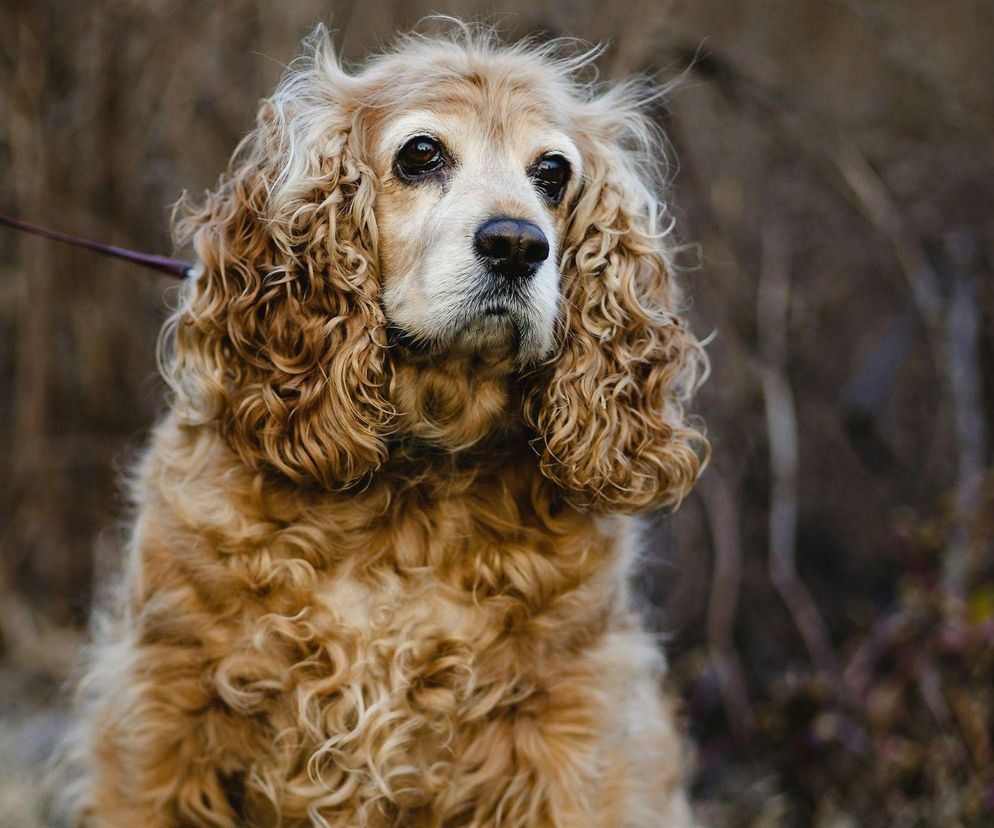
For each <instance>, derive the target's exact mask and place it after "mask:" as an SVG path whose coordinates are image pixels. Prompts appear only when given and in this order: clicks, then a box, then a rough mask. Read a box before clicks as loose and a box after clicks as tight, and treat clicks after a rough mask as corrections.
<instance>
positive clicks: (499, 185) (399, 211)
mask: <svg viewBox="0 0 994 828" xmlns="http://www.w3.org/2000/svg"><path fill="white" fill-rule="evenodd" d="M429 88H430V89H431V94H429V95H425V96H424V98H423V99H422V100H416V101H414V102H411V103H408V104H407V105H406V106H405V108H404V109H403V110H402V111H400V112H397V113H393V115H392V116H391V118H390V119H389V120H388V121H386V122H385V123H384V125H383V128H382V131H381V133H380V134H379V135H378V136H377V139H376V142H375V146H374V148H373V152H374V167H375V168H376V170H377V173H378V175H379V178H380V182H381V189H380V193H379V194H378V200H377V207H376V214H377V223H378V227H379V233H380V239H381V247H380V259H381V279H382V285H383V294H382V302H383V307H384V310H385V312H386V315H387V318H388V319H389V321H390V323H391V324H392V326H393V328H394V329H395V330H396V331H397V332H398V333H399V334H400V336H401V337H402V338H403V339H405V340H406V341H408V342H410V343H414V344H416V345H417V346H419V347H421V348H426V349H430V350H436V351H437V350H444V349H452V348H454V349H457V350H465V349H470V350H476V349H481V348H482V349H495V348H496V349H513V351H514V354H515V356H516V357H517V358H518V360H519V361H520V362H522V363H528V362H533V361H536V360H538V359H540V358H542V357H544V356H546V355H547V354H548V353H549V351H550V350H551V348H552V345H553V339H554V334H555V328H556V320H557V316H558V314H559V310H560V306H561V303H562V297H561V295H560V281H561V277H560V272H559V266H558V262H559V253H560V251H561V250H562V237H563V230H564V224H565V214H566V205H567V204H568V196H569V195H571V194H572V192H573V191H574V190H575V188H576V185H577V182H578V181H579V180H580V178H581V176H582V174H583V162H582V159H581V157H580V153H579V151H578V149H577V147H576V144H575V143H574V141H573V140H572V138H571V137H570V136H569V135H567V134H566V132H565V131H564V130H563V129H561V128H559V127H557V125H556V124H555V123H553V121H552V119H551V117H550V116H549V113H548V110H547V109H546V108H545V107H543V106H542V102H541V100H540V99H539V100H536V96H535V95H534V94H529V92H530V91H531V90H522V91H521V92H519V93H517V94H515V92H513V91H507V90H504V89H499V88H498V89H497V90H494V89H493V88H492V87H488V86H487V85H486V84H481V83H480V82H479V79H477V82H476V83H474V81H473V79H472V78H461V79H456V80H453V79H449V80H446V81H441V80H440V81H439V83H438V85H437V86H436V87H434V88H432V87H431V86H429Z"/></svg>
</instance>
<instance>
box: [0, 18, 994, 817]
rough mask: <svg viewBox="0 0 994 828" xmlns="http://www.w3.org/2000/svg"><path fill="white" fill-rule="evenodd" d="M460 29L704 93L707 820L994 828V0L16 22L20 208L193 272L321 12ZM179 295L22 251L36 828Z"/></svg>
mask: <svg viewBox="0 0 994 828" xmlns="http://www.w3.org/2000/svg"><path fill="white" fill-rule="evenodd" d="M433 11H440V12H447V13H453V14H457V15H460V16H469V17H481V16H482V17H484V18H487V19H491V20H494V21H496V22H497V23H498V24H499V25H500V27H501V29H502V30H503V31H504V32H505V34H506V37H507V38H508V39H516V38H519V37H521V36H524V35H526V34H537V35H538V36H540V37H543V38H544V37H551V36H557V35H571V36H576V37H579V38H582V39H584V40H588V41H602V40H603V41H606V42H607V44H608V45H607V49H606V50H605V52H604V54H603V56H602V58H601V59H600V61H599V64H598V65H599V70H600V74H601V77H603V78H605V79H610V78H616V77H621V76H624V75H627V74H630V73H647V74H649V75H652V76H653V77H655V78H657V79H658V80H659V81H660V82H670V81H674V80H679V83H678V84H677V85H676V86H675V88H674V89H673V90H672V92H671V93H670V95H669V96H668V99H667V101H666V102H665V105H661V106H660V108H659V109H658V111H657V112H655V113H654V115H655V117H656V118H658V120H659V122H660V123H661V124H662V126H663V127H664V129H665V131H666V133H667V134H668V136H669V140H670V142H671V144H672V153H671V158H670V166H671V180H672V186H671V191H670V193H669V201H670V203H671V204H672V207H673V211H674V213H675V215H676V216H677V219H678V233H679V236H680V239H681V240H682V241H683V242H685V245H684V247H683V248H682V249H681V252H680V255H679V257H678V260H679V262H680V263H681V266H682V267H683V269H684V273H683V280H684V282H685V284H686V286H687V291H688V294H689V295H690V296H691V297H692V299H693V306H692V317H693V321H694V327H695V329H696V331H697V333H698V334H699V335H700V336H702V337H703V336H711V337H713V339H712V341H711V344H710V346H709V352H710V355H711V358H712V361H713V373H712V375H711V378H710V380H709V381H708V383H707V385H706V387H705V389H704V390H703V392H702V393H701V395H700V397H699V402H698V405H697V410H698V411H699V412H700V413H701V415H702V416H703V417H704V419H705V420H706V422H707V425H708V430H709V433H710V436H711V439H712V441H713V446H714V459H713V463H712V465H711V468H710V469H709V470H708V471H707V473H706V474H705V475H704V477H703V478H702V480H701V483H700V485H699V487H698V489H697V491H696V492H695V494H694V495H693V496H692V497H691V498H690V499H689V500H688V501H687V502H686V503H684V505H683V507H682V508H681V509H680V511H679V512H678V513H677V514H676V515H675V516H671V517H662V516H661V517H660V519H659V520H658V521H655V522H654V529H653V532H652V534H651V549H650V550H649V551H650V554H649V555H648V556H647V561H646V569H645V572H644V574H643V575H642V577H641V578H640V585H641V587H642V591H643V592H644V594H645V596H646V611H647V613H648V614H649V616H650V618H651V621H652V624H653V625H654V627H655V628H656V629H658V630H659V632H660V634H661V637H662V638H663V639H664V640H665V641H666V642H667V647H668V652H669V655H670V662H671V665H672V672H671V678H670V681H671V683H672V686H673V688H674V690H675V692H676V693H678V694H679V696H680V698H681V699H682V711H683V716H684V719H685V721H686V725H687V730H688V733H689V734H690V737H691V738H692V740H693V741H694V743H695V745H696V773H695V777H694V793H695V797H696V799H697V801H698V803H699V808H700V813H701V816H702V818H703V819H705V820H706V821H707V822H708V823H710V824H712V825H715V826H773V825H786V826H809V825H810V826H832V827H833V828H843V827H844V826H947V825H948V826H981V825H984V826H989V825H992V824H994V757H992V743H994V724H992V722H994V713H992V711H994V555H992V552H994V508H992V506H994V476H992V473H991V467H992V458H991V445H992V442H994V281H992V279H991V267H992V262H994V209H992V207H994V96H992V91H991V81H992V79H994V7H992V5H991V3H990V2H989V0H946V2H906V1H902V0H682V1H681V0H673V2H662V1H661V0H657V1H656V2H650V1H649V0H645V1H643V0H607V2H592V0H570V2H566V1H565V0H553V1H552V2H535V0H532V1H531V2H521V3H518V2H507V3H503V4H501V5H499V6H498V7H496V8H495V7H494V6H493V5H492V4H489V3H475V2H442V1H441V0H439V1H437V2H433V3H431V4H427V3H422V2H403V3H402V2H399V0H394V1H393V2H386V1H385V0H367V2H349V0H339V1H338V2H336V1H335V0H332V2H314V1H312V0H296V2H293V3H277V2H266V0H225V2H218V3H210V4H207V3H199V2H193V0H146V2H134V0H130V1H129V0H90V2H86V3H67V2H60V1H59V0H30V1H28V0H4V2H3V3H2V5H0V212H4V213H8V214H13V215H17V216H19V217H21V218H24V219H27V220H29V221H36V222H39V223H43V224H47V225H49V226H52V227H56V228H58V229H61V230H64V231H67V232H71V233H76V234H79V235H83V236H86V237H89V238H93V239H99V240H103V241H109V242H114V243H117V244H121V245H125V246H129V247H133V248H136V249H140V250H145V251H150V252H160V253H169V252H170V251H171V243H170V237H169V209H170V205H171V203H172V202H173V201H175V199H176V198H177V197H178V196H179V194H180V193H181V192H182V191H183V190H184V189H187V190H190V191H192V192H198V191H201V190H203V189H204V188H206V187H208V186H210V185H211V184H212V183H213V182H214V181H215V179H216V177H217V175H218V174H219V173H220V172H221V170H222V169H223V168H224V166H225V163H226V159H227V157H228V155H229V154H230V152H231V150H232V148H233V147H234V145H235V143H236V142H237V141H238V139H239V137H240V136H241V135H242V134H243V133H244V132H246V131H247V130H248V129H249V128H250V127H251V126H252V124H253V119H254V113H255V109H256V106H257V102H258V99H259V98H261V97H263V96H264V95H266V94H268V92H269V91H271V90H272V88H273V86H274V84H275V83H276V81H277V78H278V77H279V75H280V73H281V69H282V64H283V63H285V62H286V61H288V60H289V59H290V58H291V57H292V56H293V55H294V52H295V49H296V45H297V43H298V42H299V40H300V39H301V38H302V37H303V36H304V35H306V34H307V33H308V31H309V30H310V29H311V28H312V27H313V26H314V24H316V23H317V22H319V21H325V22H328V23H329V24H330V25H331V27H332V28H333V29H336V30H337V31H338V35H337V41H338V43H339V44H340V47H341V49H342V51H343V52H344V54H345V56H346V57H347V58H350V59H353V60H360V59H361V58H362V57H363V56H365V55H366V54H367V53H368V52H369V51H370V50H374V49H376V48H377V47H379V46H380V45H382V44H384V43H385V42H386V41H388V40H389V38H390V36H391V35H392V33H394V32H395V31H397V30H398V29H400V30H403V29H407V28H410V27H411V26H413V25H415V24H416V23H417V21H418V20H419V19H420V18H421V17H422V16H423V15H424V14H427V13H429V12H433ZM495 12H496V14H495ZM180 253H188V251H180ZM174 291H175V287H174V286H173V285H172V283H171V282H170V280H169V279H168V278H166V277H163V276H158V275H155V274H151V273H150V272H146V271H143V270H140V269H137V268H135V267H133V266H129V265H124V264H117V263H113V262H110V261H109V260H107V259H104V258H100V257H96V256H94V255H92V254H88V253H85V252H82V251H78V250H74V249H71V248H66V247H63V246H59V245H55V244H53V243H50V242H47V241H43V240H40V239H35V238H32V237H28V236H25V235H20V234H15V233H13V232H12V231H8V230H6V229H3V228H0V332H2V335H0V395H2V397H0V399H2V405H0V826H12V827H13V826H16V827H17V828H28V827H29V826H35V825H44V824H46V823H45V815H44V807H45V806H44V801H45V794H44V790H43V787H42V786H41V785H40V779H41V772H40V771H39V769H38V768H39V766H40V764H41V763H42V762H43V761H44V759H45V756H46V755H47V753H48V752H49V750H50V744H51V742H52V740H53V739H54V738H55V737H57V736H58V734H59V733H60V732H61V730H62V729H63V728H64V727H65V723H66V717H65V712H64V711H65V705H66V700H65V692H64V690H63V689H62V687H63V683H64V681H65V678H66V676H67V675H68V673H69V672H70V671H71V669H72V666H73V664H74V661H75V659H76V658H77V652H78V648H79V646H80V645H81V644H82V643H83V642H84V641H85V637H86V623H87V617H88V612H89V609H90V606H91V604H92V603H93V601H94V600H95V596H96V597H98V596H99V594H100V590H101V588H102V585H103V584H104V583H105V574H106V572H107V571H108V570H109V569H110V568H111V567H112V565H113V561H114V560H115V556H116V555H117V554H118V549H119V540H118V539H119V537H120V533H121V524H122V521H124V520H125V519H126V518H127V515H126V514H125V513H124V506H123V500H122V498H121V496H120V494H119V490H118V483H117V481H118V479H119V477H120V475H121V473H122V471H123V470H124V469H127V467H128V464H129V462H130V459H131V458H132V457H133V455H134V454H135V452H136V451H138V450H139V449H140V447H141V445H142V441H143V439H144V435H145V434H146V433H147V430H148V427H149V425H150V424H151V423H152V421H153V420H154V418H155V416H156V414H157V412H159V411H160V410H161V408H162V405H163V394H162V391H163V387H162V383H161V382H160V381H159V380H158V378H157V377H156V373H155V359H154V347H155V339H156V334H157V331H158V328H159V326H160V324H161V322H162V320H163V318H164V315H165V313H166V309H167V307H168V305H169V303H170V301H172V298H173V296H174Z"/></svg>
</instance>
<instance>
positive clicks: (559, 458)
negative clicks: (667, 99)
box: [524, 89, 707, 512]
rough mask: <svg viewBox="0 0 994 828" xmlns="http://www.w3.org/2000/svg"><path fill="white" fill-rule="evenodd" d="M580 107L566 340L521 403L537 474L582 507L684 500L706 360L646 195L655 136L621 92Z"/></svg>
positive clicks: (697, 457)
mask: <svg viewBox="0 0 994 828" xmlns="http://www.w3.org/2000/svg"><path fill="white" fill-rule="evenodd" d="M581 107H582V110H581V113H580V116H579V117H580V119H581V120H580V124H579V127H578V132H579V135H580V137H581V142H580V143H581V153H582V154H583V156H584V165H585V169H584V175H583V180H582V182H581V183H580V188H579V191H578V193H577V194H576V196H575V200H574V203H573V206H572V210H571V213H570V217H569V220H568V225H567V228H566V231H565V234H564V235H565V238H564V244H563V255H562V265H561V266H562V274H563V283H562V289H563V293H564V297H565V301H564V303H563V313H562V326H563V327H562V332H561V346H560V350H559V352H558V353H556V354H555V355H554V357H553V362H552V368H551V375H549V374H545V375H544V376H543V375H542V374H541V373H540V374H539V375H538V382H536V383H535V384H534V385H533V386H532V388H531V390H530V392H529V393H528V395H527V397H526V398H525V408H524V412H525V418H526V420H527V421H528V422H529V423H530V424H531V426H532V427H533V428H534V429H535V430H536V432H537V434H538V438H537V439H536V441H535V446H536V449H537V450H538V451H539V454H540V456H541V468H542V471H543V473H544V474H545V475H546V476H547V477H549V478H550V479H551V480H553V481H555V482H556V483H557V484H559V485H560V486H561V487H562V488H563V489H564V490H565V492H566V496H567V498H568V499H569V500H570V501H571V502H572V503H574V505H577V506H579V507H581V508H586V509H591V510H595V511H606V512H610V511H618V512H624V511H635V510H639V509H645V508H650V507H653V506H660V505H667V504H673V503H677V502H679V500H680V499H681V498H682V497H683V496H684V495H685V494H686V493H687V492H688V491H689V489H690V487H691V485H692V484H693V483H694V481H695V480H696V478H697V475H698V473H699V471H700V468H701V463H702V457H703V456H705V455H706V453H707V443H706V441H705V439H704V437H703V435H702V434H701V433H699V432H698V431H697V430H695V429H694V428H693V427H692V426H691V425H689V424H688V423H687V422H686V421H685V417H684V405H685V404H686V402H687V401H688V400H689V397H690V395H691V394H692V393H693V391H694V390H695V389H696V386H697V384H698V382H699V379H700V377H701V376H702V374H703V373H704V372H705V371H706V364H707V363H706V359H705V356H704V353H703V350H702V348H701V346H700V344H699V343H698V341H697V340H696V339H695V338H694V337H693V336H692V335H691V334H690V332H689V331H688V329H687V326H686V323H685V321H684V320H683V319H682V318H681V317H680V315H679V311H680V300H679V292H678V290H677V287H676V285H675V284H674V281H673V277H672V272H671V268H670V265H669V261H668V257H667V250H666V247H665V244H664V236H665V235H666V229H667V228H666V227H664V226H661V224H662V220H663V218H664V211H663V210H662V207H661V205H660V204H659V202H658V200H657V198H656V197H655V196H654V194H653V192H652V187H653V175H652V170H653V166H654V164H653V161H652V155H653V151H654V150H655V149H656V148H657V141H656V140H655V139H654V138H653V136H654V134H655V133H654V131H653V130H652V128H651V125H650V124H649V122H648V121H647V120H646V119H645V118H644V116H642V115H641V114H640V113H639V111H638V105H637V103H635V102H633V95H632V93H631V92H629V91H628V90H626V89H617V90H615V91H614V92H613V93H608V94H607V95H605V96H603V97H601V98H599V99H597V100H594V101H590V102H587V103H586V104H582V105H581ZM656 157H658V156H656Z"/></svg>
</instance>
